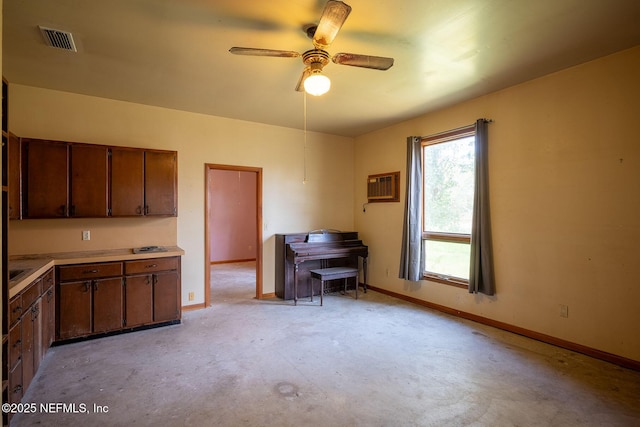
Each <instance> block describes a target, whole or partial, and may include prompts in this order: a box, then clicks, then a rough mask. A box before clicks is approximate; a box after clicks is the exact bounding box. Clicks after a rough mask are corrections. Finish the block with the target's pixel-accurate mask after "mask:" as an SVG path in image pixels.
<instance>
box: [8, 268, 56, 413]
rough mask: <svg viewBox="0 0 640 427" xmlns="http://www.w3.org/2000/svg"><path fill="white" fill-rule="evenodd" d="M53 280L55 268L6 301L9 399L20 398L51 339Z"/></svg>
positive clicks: (14, 400)
mask: <svg viewBox="0 0 640 427" xmlns="http://www.w3.org/2000/svg"><path fill="white" fill-rule="evenodd" d="M53 283H54V271H53V269H50V270H48V271H47V272H46V273H45V274H44V275H42V276H41V277H39V278H38V279H37V280H34V281H33V282H31V283H30V284H29V285H28V286H27V287H25V288H24V290H22V291H21V292H20V293H19V294H18V295H16V296H14V297H13V298H11V301H10V302H9V322H10V329H9V337H8V339H9V343H8V349H9V351H8V353H9V354H8V355H7V356H8V357H7V363H8V370H9V387H8V396H7V397H8V402H9V403H19V402H20V401H21V400H22V397H23V395H24V393H25V392H26V391H27V389H28V388H29V385H30V384H31V381H32V380H33V378H34V376H35V375H36V373H37V372H38V368H39V367H40V362H41V361H42V359H43V358H44V356H45V354H46V352H47V350H48V349H49V346H50V345H51V343H52V341H53V340H52V335H51V331H53V330H54V329H55V310H53V308H54V306H53V300H52V298H53V290H52V289H53ZM49 291H51V294H50V295H49Z"/></svg>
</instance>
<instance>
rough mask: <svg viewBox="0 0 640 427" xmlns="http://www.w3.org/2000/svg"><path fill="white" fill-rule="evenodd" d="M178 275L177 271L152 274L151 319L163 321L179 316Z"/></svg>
mask: <svg viewBox="0 0 640 427" xmlns="http://www.w3.org/2000/svg"><path fill="white" fill-rule="evenodd" d="M179 283H180V277H179V275H178V272H177V271H167V272H162V273H156V274H154V275H153V320H154V321H155V322H165V321H168V320H176V319H179V318H180V293H179V292H180V286H179Z"/></svg>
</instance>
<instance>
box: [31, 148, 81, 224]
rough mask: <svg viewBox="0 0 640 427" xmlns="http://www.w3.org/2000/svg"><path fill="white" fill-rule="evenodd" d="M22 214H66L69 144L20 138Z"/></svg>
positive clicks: (51, 216) (58, 216)
mask: <svg viewBox="0 0 640 427" xmlns="http://www.w3.org/2000/svg"><path fill="white" fill-rule="evenodd" d="M22 165H23V170H24V173H23V175H22V176H23V182H22V186H23V187H22V188H23V202H24V205H23V212H22V214H23V217H25V218H60V217H66V216H68V214H69V192H68V191H69V181H68V177H69V144H66V143H60V142H55V141H45V140H36V139H26V138H23V139H22Z"/></svg>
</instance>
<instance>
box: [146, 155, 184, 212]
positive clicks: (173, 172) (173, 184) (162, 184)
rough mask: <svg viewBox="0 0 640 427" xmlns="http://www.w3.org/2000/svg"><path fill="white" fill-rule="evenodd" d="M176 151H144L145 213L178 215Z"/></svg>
mask: <svg viewBox="0 0 640 427" xmlns="http://www.w3.org/2000/svg"><path fill="white" fill-rule="evenodd" d="M177 169H178V159H177V153H176V152H173V151H151V150H147V151H145V177H144V188H145V196H144V197H145V215H171V216H177V215H178V206H177V200H178V198H177V187H178V182H177V176H178V173H177Z"/></svg>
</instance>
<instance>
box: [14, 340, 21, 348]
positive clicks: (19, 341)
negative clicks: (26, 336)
mask: <svg viewBox="0 0 640 427" xmlns="http://www.w3.org/2000/svg"><path fill="white" fill-rule="evenodd" d="M20 345H22V341H21V340H18V341H16V342H14V343H13V348H16V347H18V346H20Z"/></svg>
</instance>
